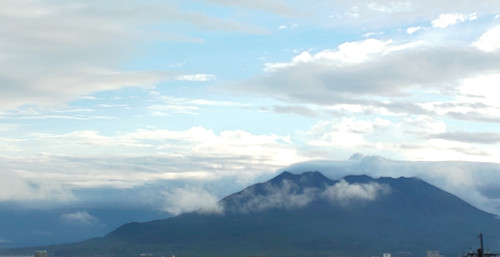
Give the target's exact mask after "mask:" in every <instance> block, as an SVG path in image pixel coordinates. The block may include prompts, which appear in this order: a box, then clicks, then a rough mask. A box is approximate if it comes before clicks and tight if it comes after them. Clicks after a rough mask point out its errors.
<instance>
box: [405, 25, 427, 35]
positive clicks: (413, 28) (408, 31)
mask: <svg viewBox="0 0 500 257" xmlns="http://www.w3.org/2000/svg"><path fill="white" fill-rule="evenodd" d="M422 29H423V28H422V27H420V26H417V27H409V28H407V29H406V33H408V34H410V35H412V34H413V33H415V32H417V31H419V30H422Z"/></svg>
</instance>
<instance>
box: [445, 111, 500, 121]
mask: <svg viewBox="0 0 500 257" xmlns="http://www.w3.org/2000/svg"><path fill="white" fill-rule="evenodd" d="M446 115H448V116H450V117H452V118H454V119H457V120H466V121H479V122H487V123H500V116H496V117H495V116H487V115H484V114H483V113H480V112H475V111H470V112H448V113H446Z"/></svg>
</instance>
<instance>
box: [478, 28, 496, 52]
mask: <svg viewBox="0 0 500 257" xmlns="http://www.w3.org/2000/svg"><path fill="white" fill-rule="evenodd" d="M473 45H474V46H475V47H477V48H479V49H481V50H482V51H485V52H494V51H498V49H500V25H498V26H495V27H493V28H491V29H489V30H488V31H486V32H485V33H484V34H483V35H481V37H480V38H479V40H477V41H476V42H474V43H473Z"/></svg>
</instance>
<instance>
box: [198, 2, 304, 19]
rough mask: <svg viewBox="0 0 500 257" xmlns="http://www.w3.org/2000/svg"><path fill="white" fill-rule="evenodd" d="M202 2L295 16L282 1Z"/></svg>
mask: <svg viewBox="0 0 500 257" xmlns="http://www.w3.org/2000/svg"><path fill="white" fill-rule="evenodd" d="M202 1H205V2H209V3H215V4H221V5H227V6H234V7H243V8H248V9H256V10H263V11H269V12H273V13H277V14H280V15H283V16H291V15H293V14H294V11H293V10H292V9H291V8H290V6H289V5H287V2H285V1H282V0H239V1H231V0H202Z"/></svg>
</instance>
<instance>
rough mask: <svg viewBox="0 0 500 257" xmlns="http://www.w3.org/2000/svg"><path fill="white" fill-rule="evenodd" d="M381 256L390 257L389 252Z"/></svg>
mask: <svg viewBox="0 0 500 257" xmlns="http://www.w3.org/2000/svg"><path fill="white" fill-rule="evenodd" d="M383 257H391V254H390V253H384V255H383Z"/></svg>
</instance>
